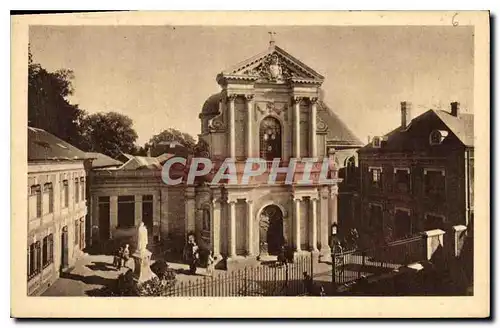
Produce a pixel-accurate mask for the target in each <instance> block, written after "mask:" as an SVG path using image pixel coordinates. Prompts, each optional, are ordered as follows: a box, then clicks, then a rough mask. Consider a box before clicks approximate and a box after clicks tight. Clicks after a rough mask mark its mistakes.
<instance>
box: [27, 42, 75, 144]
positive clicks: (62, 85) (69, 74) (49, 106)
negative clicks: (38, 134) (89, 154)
mask: <svg viewBox="0 0 500 328" xmlns="http://www.w3.org/2000/svg"><path fill="white" fill-rule="evenodd" d="M73 79H74V74H73V71H71V70H68V69H61V70H57V71H55V72H49V71H47V70H46V69H44V68H43V67H42V66H41V65H40V64H38V63H34V62H33V56H32V54H31V51H28V125H29V126H32V127H37V128H40V129H44V130H46V131H47V132H50V133H52V134H54V135H56V136H57V137H59V138H61V139H63V140H65V141H67V142H69V143H70V144H73V145H75V146H77V147H79V146H80V147H81V146H82V145H81V142H82V140H81V137H80V124H81V121H82V119H83V117H84V116H85V111H83V110H81V109H80V108H78V105H73V104H70V103H69V101H68V100H67V97H68V96H70V95H72V94H73V85H72V80H73Z"/></svg>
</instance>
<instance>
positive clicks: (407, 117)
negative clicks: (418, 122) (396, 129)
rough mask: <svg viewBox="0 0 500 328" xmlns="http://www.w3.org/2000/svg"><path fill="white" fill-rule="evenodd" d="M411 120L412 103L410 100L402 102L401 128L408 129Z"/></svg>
mask: <svg viewBox="0 0 500 328" xmlns="http://www.w3.org/2000/svg"><path fill="white" fill-rule="evenodd" d="M410 121H411V103H410V102H408V101H402V102H401V128H403V129H406V127H407V126H408V124H409V123H410Z"/></svg>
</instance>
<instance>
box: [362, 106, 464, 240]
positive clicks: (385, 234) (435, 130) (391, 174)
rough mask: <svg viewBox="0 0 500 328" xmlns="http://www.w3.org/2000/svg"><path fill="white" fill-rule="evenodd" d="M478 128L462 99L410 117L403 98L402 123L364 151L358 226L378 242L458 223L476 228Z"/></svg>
mask: <svg viewBox="0 0 500 328" xmlns="http://www.w3.org/2000/svg"><path fill="white" fill-rule="evenodd" d="M473 127H474V116H473V115H472V114H467V113H461V112H460V107H459V104H458V103H452V104H451V109H450V111H442V110H429V111H427V112H425V113H423V114H421V115H420V116H418V117H415V118H414V119H411V104H410V103H407V102H402V103H401V125H400V126H399V127H398V128H396V129H395V130H393V131H392V132H390V133H388V134H386V135H385V136H383V137H375V138H373V140H372V142H371V143H369V144H368V145H366V146H365V147H363V148H361V149H360V150H359V166H360V171H361V172H360V180H361V181H360V185H361V192H360V196H361V216H360V220H359V221H358V222H356V225H357V226H358V227H359V229H360V230H361V231H363V232H364V233H365V234H367V235H370V236H371V239H372V240H378V241H382V240H383V239H385V240H386V241H387V240H394V239H402V238H404V237H406V236H410V235H413V234H415V233H418V232H422V231H427V230H433V229H441V230H443V231H450V230H451V229H452V227H453V226H456V225H464V226H466V227H467V228H468V229H467V230H468V231H473V229H472V222H473V217H474V131H473ZM381 239H382V240H381Z"/></svg>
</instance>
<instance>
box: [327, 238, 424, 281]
mask: <svg viewBox="0 0 500 328" xmlns="http://www.w3.org/2000/svg"><path fill="white" fill-rule="evenodd" d="M425 242H426V240H425V238H423V237H422V236H415V237H411V238H407V239H402V240H397V241H394V242H391V243H389V244H388V245H385V246H382V247H375V248H371V249H363V250H349V251H342V252H338V253H333V254H332V282H333V283H334V284H336V285H341V284H348V283H351V282H354V281H356V280H358V279H361V278H364V277H369V276H372V275H381V274H384V273H388V272H390V271H392V270H394V269H397V268H399V267H400V266H403V265H407V264H410V263H414V262H418V261H422V260H425V254H426V253H425V246H426V244H425Z"/></svg>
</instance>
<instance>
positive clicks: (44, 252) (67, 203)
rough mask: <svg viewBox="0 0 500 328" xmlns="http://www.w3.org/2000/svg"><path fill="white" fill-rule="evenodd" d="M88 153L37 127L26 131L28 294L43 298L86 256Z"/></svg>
mask: <svg viewBox="0 0 500 328" xmlns="http://www.w3.org/2000/svg"><path fill="white" fill-rule="evenodd" d="M86 176H87V175H86V157H85V153H83V152H82V151H80V150H79V149H77V148H75V147H73V146H72V145H70V144H68V143H66V142H64V141H62V140H60V139H58V138H57V137H55V136H53V135H51V134H49V133H47V132H46V131H44V130H41V129H37V128H31V127H30V128H28V185H27V187H28V189H27V192H28V240H27V252H28V255H27V260H28V262H27V263H28V266H27V268H28V272H27V280H28V294H29V295H38V294H41V293H43V291H45V289H47V287H48V286H49V285H50V284H52V283H53V282H54V281H55V280H56V279H57V278H58V277H59V275H60V272H61V271H64V270H66V269H68V268H71V267H72V266H73V265H74V264H75V261H76V260H77V259H78V258H79V257H80V256H82V255H83V251H82V250H83V249H84V248H85V246H86V242H85V238H86V236H85V230H86V229H85V227H86V224H85V217H86V214H87V205H86V180H87V179H86Z"/></svg>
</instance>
